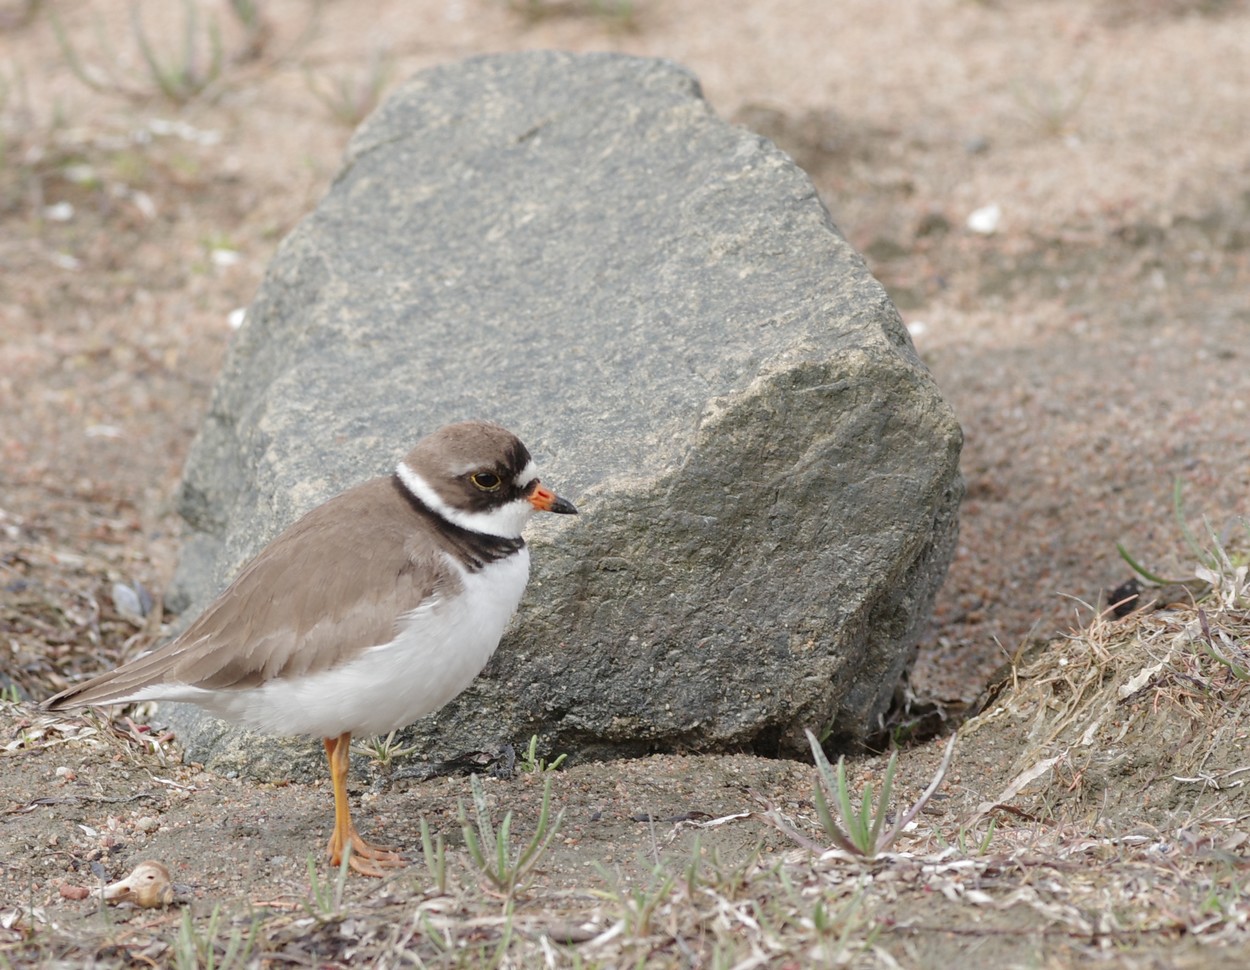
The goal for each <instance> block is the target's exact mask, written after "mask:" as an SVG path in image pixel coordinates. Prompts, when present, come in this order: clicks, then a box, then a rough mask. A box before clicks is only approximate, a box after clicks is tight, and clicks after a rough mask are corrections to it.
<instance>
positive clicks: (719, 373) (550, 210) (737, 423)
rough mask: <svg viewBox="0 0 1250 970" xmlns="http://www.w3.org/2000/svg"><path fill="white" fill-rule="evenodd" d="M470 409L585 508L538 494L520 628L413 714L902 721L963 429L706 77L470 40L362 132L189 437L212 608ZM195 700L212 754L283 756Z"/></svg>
mask: <svg viewBox="0 0 1250 970" xmlns="http://www.w3.org/2000/svg"><path fill="white" fill-rule="evenodd" d="M469 416H479V417H488V418H493V419H495V420H498V421H500V422H501V423H503V424H505V425H507V426H508V427H510V428H512V429H513V430H515V431H516V432H517V433H518V434H519V435H520V436H521V437H522V439H523V440H524V441H526V443H527V444H528V445H529V446H530V449H531V451H533V452H534V454H535V457H536V459H537V460H538V462H539V466H540V469H541V471H542V474H543V477H544V480H545V481H547V482H548V483H550V484H551V485H552V486H553V487H555V488H557V489H558V490H559V491H560V492H561V493H562V494H564V495H567V496H568V497H570V498H572V499H573V500H575V501H576V502H577V504H578V505H579V506H580V507H581V510H582V513H583V514H582V515H581V516H580V517H577V518H571V517H558V518H557V517H554V516H552V517H549V518H548V517H540V519H541V520H542V521H536V522H535V524H534V527H533V528H532V532H531V546H532V550H533V562H534V568H533V573H532V578H531V583H530V588H529V590H528V592H527V593H526V596H525V600H524V602H523V604H522V607H521V610H520V612H519V614H518V618H517V621H516V623H515V624H514V627H513V629H512V631H511V632H510V634H509V635H508V636H507V637H506V638H505V640H504V643H503V645H502V646H501V647H500V650H499V653H498V654H497V655H496V657H495V659H494V660H493V661H492V662H491V664H490V666H489V667H488V668H487V670H486V672H485V673H484V674H483V675H482V677H481V678H479V679H478V681H477V683H476V685H475V686H474V687H473V688H472V689H471V690H470V691H469V692H467V693H466V694H464V695H462V697H461V698H460V699H459V700H457V701H456V702H454V703H452V704H451V705H450V706H448V707H447V708H445V709H444V710H443V711H442V712H441V713H440V714H438V715H435V716H433V717H431V718H428V719H426V720H425V721H422V722H420V723H419V724H418V725H416V727H415V728H414V729H412V730H413V732H414V735H415V740H416V741H417V742H418V743H419V744H421V745H422V746H423V747H424V749H425V750H426V751H428V752H429V753H430V754H431V755H432V756H433V755H449V754H454V753H457V752H460V751H466V750H472V749H475V748H480V747H489V746H493V745H496V744H497V743H498V742H499V741H501V740H505V739H511V740H515V741H524V740H526V739H528V738H529V736H530V735H531V734H535V733H537V734H540V735H542V736H543V738H544V742H545V746H546V747H547V748H548V749H554V750H558V751H564V752H569V753H571V754H572V755H573V756H574V757H589V756H601V755H609V754H629V753H636V752H644V751H653V750H659V749H675V748H676V749H684V750H728V749H738V750H740V749H748V750H750V749H754V750H757V751H761V752H766V753H776V752H778V751H781V752H794V751H800V750H802V749H803V747H804V742H803V740H802V733H801V732H802V728H804V727H805V726H810V727H813V728H816V729H822V728H827V729H830V730H831V731H832V733H833V735H834V736H835V737H839V738H843V739H855V738H860V737H862V736H864V735H865V734H866V733H868V732H871V731H873V730H874V729H875V728H876V727H877V725H878V723H879V721H878V719H879V717H880V715H881V714H882V712H883V710H884V709H885V707H886V706H887V704H888V702H889V700H890V697H891V694H892V692H893V691H894V689H895V687H896V685H897V683H898V681H899V679H900V676H901V675H902V674H903V672H904V670H905V668H906V667H907V665H908V663H909V661H910V658H911V656H912V653H913V648H914V645H915V641H916V639H917V635H918V631H919V630H920V628H921V626H922V625H923V623H924V622H925V619H926V617H927V614H928V612H929V610H930V606H931V603H932V600H933V597H934V594H935V592H936V590H937V588H938V586H939V585H940V583H941V581H942V578H943V576H944V574H945V571H946V567H947V564H948V561H949V559H950V556H951V551H952V546H953V543H954V539H955V534H956V528H957V525H956V523H957V518H956V517H957V509H958V504H959V499H960V495H961V484H960V479H959V476H958V470H957V463H958V458H959V448H960V430H959V426H958V424H957V423H956V421H955V418H954V416H953V415H952V413H951V409H950V408H949V407H948V406H947V405H946V403H945V402H944V401H943V400H942V397H941V395H940V394H939V393H938V389H937V388H936V387H935V386H934V383H933V381H932V379H931V378H930V376H929V373H928V371H927V370H926V369H925V367H924V366H923V364H922V363H921V362H920V360H919V359H918V358H917V356H916V353H915V351H914V349H913V348H912V345H911V342H910V340H909V338H908V335H907V332H906V330H905V329H904V327H903V326H902V324H901V322H900V320H899V317H898V315H897V313H896V312H895V310H894V308H893V306H892V305H891V304H890V301H889V300H888V299H887V297H886V295H885V293H884V292H883V290H882V288H881V287H880V285H878V283H877V282H876V281H875V280H874V279H873V278H872V277H871V276H870V275H869V273H868V272H867V270H866V269H865V267H864V264H863V262H862V261H861V260H860V258H859V257H858V256H857V255H856V254H855V252H854V251H853V250H852V249H851V247H850V246H849V245H848V244H847V243H846V241H845V240H844V239H843V238H842V236H841V235H840V234H839V233H838V230H837V229H836V227H835V226H834V224H833V222H832V220H831V219H830V217H829V214H828V213H827V212H826V210H825V209H824V207H823V206H822V205H821V203H820V201H819V199H818V198H817V197H816V192H815V190H814V189H813V188H812V185H811V182H810V181H809V180H808V178H807V177H806V176H805V175H804V174H803V172H801V171H800V170H799V169H797V168H796V167H795V166H794V165H793V163H792V162H791V161H790V159H788V158H787V157H786V156H785V155H783V154H782V153H781V152H780V151H778V150H777V149H776V148H775V147H774V146H773V145H772V144H770V143H769V142H767V141H765V140H764V139H762V138H760V137H758V136H756V135H753V134H751V133H750V132H748V131H745V130H742V129H739V128H736V127H733V126H731V125H729V124H726V123H725V122H723V121H721V120H719V119H718V118H717V117H716V116H715V115H714V114H713V113H712V111H711V110H710V109H709V107H708V105H707V104H706V103H705V102H704V101H703V100H702V98H701V96H700V93H699V87H698V83H697V81H696V80H695V79H694V78H693V77H692V76H691V75H690V74H688V73H687V72H686V71H684V70H682V69H681V68H679V67H677V66H676V65H674V64H671V63H666V62H663V61H655V60H643V59H637V58H631V57H623V56H616V55H588V56H574V55H568V54H560V53H527V54H519V55H508V56H500V57H484V58H477V59H474V60H470V61H467V62H464V63H460V64H455V65H450V66H446V67H440V68H436V69H434V70H430V71H426V72H424V73H422V74H420V75H418V76H417V77H415V78H414V79H413V80H412V81H410V82H409V83H408V84H407V85H406V86H404V87H403V88H402V89H401V90H400V91H399V92H398V93H397V94H395V95H394V96H393V97H392V98H391V99H390V100H389V101H387V103H386V104H385V105H383V106H382V108H381V109H380V110H379V111H378V112H377V113H376V114H375V115H374V116H373V117H372V118H371V119H370V120H369V121H368V122H367V123H366V124H365V125H364V126H363V127H362V128H361V129H360V131H359V132H358V133H357V134H356V136H355V137H354V138H353V139H352V142H351V145H350V147H349V149H348V153H347V160H346V164H345V165H344V167H343V171H342V173H341V174H340V175H339V177H338V178H337V180H336V181H335V183H334V185H333V187H332V189H331V191H330V193H329V194H328V195H327V197H326V198H325V200H324V201H323V202H322V203H321V204H320V205H319V206H318V208H317V210H316V211H315V212H314V213H313V214H312V215H311V216H309V217H308V218H307V219H306V220H305V221H304V222H303V223H302V224H301V225H300V226H299V228H298V229H296V230H295V232H293V233H292V234H291V236H290V237H289V238H287V239H286V241H285V242H284V243H283V244H282V246H281V248H280V250H279V252H278V254H277V256H276V257H275V259H274V261H273V264H272V266H271V267H270V270H269V273H268V276H267V278H266V280H265V282H264V285H263V287H262V288H261V291H260V293H259V295H258V296H257V298H256V301H255V303H254V304H253V305H252V307H251V309H250V310H249V312H248V318H247V323H246V325H245V326H244V327H243V329H242V330H241V331H240V332H239V333H238V336H237V339H236V342H235V344H234V346H233V348H232V350H231V354H230V357H229V360H228V362H227V364H226V367H225V371H224V373H223V374H222V376H221V378H220V380H219V382H218V384H217V389H216V393H215V395H214V399H213V403H212V407H211V411H210V414H209V416H208V419H207V421H206V423H205V425H204V428H203V430H202V432H201V434H200V436H199V438H198V440H197V442H196V444H195V447H194V448H193V451H192V455H191V458H190V460H189V462H188V466H187V469H186V476H185V483H184V487H183V492H182V501H181V507H182V513H183V515H184V517H185V518H186V521H187V523H188V525H189V527H190V537H189V539H188V541H187V545H186V549H185V554H184V556H183V558H182V563H181V567H180V571H179V575H178V585H179V588H180V590H181V591H182V592H183V594H184V597H183V598H184V600H185V601H186V603H187V605H188V606H189V608H190V609H192V610H194V609H198V608H199V607H202V606H203V605H204V604H205V603H206V602H207V601H208V600H209V599H210V598H211V597H212V596H213V595H215V594H216V593H217V592H218V591H219V590H220V589H221V588H222V586H223V585H224V584H225V583H226V581H227V580H228V579H229V577H230V576H231V575H232V574H233V573H234V572H235V571H236V570H237V568H238V567H239V566H240V565H241V564H242V563H243V562H244V561H245V560H246V559H247V558H249V557H250V556H251V555H252V554H254V553H255V552H256V551H257V550H258V549H260V548H261V546H262V545H263V544H264V543H265V542H266V541H267V540H269V539H270V538H272V537H273V536H274V535H275V534H276V533H277V532H278V531H279V530H280V529H282V528H283V527H285V526H286V525H287V524H289V523H290V522H291V521H293V520H294V519H295V518H296V517H297V516H298V515H299V514H300V513H302V512H304V511H305V510H307V509H308V508H310V507H311V506H313V505H315V504H316V503H318V502H320V501H322V500H324V499H325V498H327V497H328V496H330V495H331V494H333V493H335V492H337V491H339V490H341V489H343V488H344V487H346V486H348V485H351V484H353V483H355V482H357V481H360V480H362V479H364V478H367V477H369V476H371V475H375V474H379V473H383V472H386V471H389V470H390V468H392V467H393V465H394V463H395V461H396V460H397V459H398V458H399V457H400V456H401V455H402V454H403V452H404V451H405V450H406V449H407V448H408V447H409V446H410V445H411V444H412V443H413V442H414V441H415V440H416V439H417V438H418V437H420V436H421V435H423V434H425V433H426V432H428V431H430V430H432V429H433V428H435V427H437V426H438V425H440V424H442V423H444V422H447V421H450V420H453V419H459V418H464V417H469ZM396 689H402V685H396ZM176 724H177V725H178V727H179V728H180V730H181V733H182V738H183V741H184V742H185V743H186V744H187V746H188V754H189V756H190V757H191V758H193V759H195V760H200V761H209V762H212V763H215V764H217V765H218V766H219V767H221V766H222V765H229V764H232V763H234V764H236V765H237V766H238V767H243V765H244V763H245V762H250V768H251V770H256V764H257V762H258V759H261V760H263V759H266V758H268V759H271V760H269V761H267V762H265V764H267V765H268V766H269V767H268V768H266V769H262V771H263V772H264V771H270V772H275V773H290V770H291V765H290V762H289V755H288V754H287V753H285V752H284V751H283V750H282V749H277V748H274V747H272V746H270V747H263V746H259V745H258V744H256V743H255V742H254V741H252V740H246V739H245V740H244V741H243V742H242V743H239V738H240V735H239V732H237V731H228V732H224V733H223V732H222V730H221V729H220V726H219V725H217V724H215V723H214V722H212V721H211V719H207V718H198V717H197V718H189V717H187V716H185V712H184V714H179V715H178V718H177V720H176ZM231 742H233V743H234V748H233V753H232V752H231V749H230V743H231ZM299 750H301V751H308V752H310V754H311V753H312V752H315V750H316V747H314V746H312V745H309V744H307V742H304V743H302V744H301V745H300V746H299Z"/></svg>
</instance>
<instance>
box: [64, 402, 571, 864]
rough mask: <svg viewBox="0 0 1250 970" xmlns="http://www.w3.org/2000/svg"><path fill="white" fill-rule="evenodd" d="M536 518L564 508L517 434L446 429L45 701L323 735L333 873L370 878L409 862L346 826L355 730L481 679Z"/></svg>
mask: <svg viewBox="0 0 1250 970" xmlns="http://www.w3.org/2000/svg"><path fill="white" fill-rule="evenodd" d="M539 511H541V512H553V513H558V514H564V515H575V514H577V508H576V507H575V506H574V505H573V503H572V502H570V501H568V500H567V499H564V498H561V497H560V496H559V495H557V494H556V493H555V492H553V491H551V490H550V489H549V488H547V487H545V486H544V485H543V484H542V483H541V481H540V480H539V477H538V471H537V468H536V466H535V463H534V460H533V458H532V457H531V456H530V453H529V451H528V450H527V449H526V447H525V445H524V444H522V443H521V441H520V440H519V439H518V438H517V437H516V436H515V435H514V434H512V432H510V431H508V430H507V429H505V428H503V427H501V426H500V425H498V424H495V423H493V422H489V421H482V420H471V421H461V422H457V423H455V424H449V425H446V426H444V427H441V428H439V429H438V430H436V431H434V432H432V433H431V434H429V435H427V436H425V437H424V438H422V439H421V440H420V441H418V442H417V444H416V445H415V446H414V447H413V448H412V450H411V451H409V452H408V454H407V455H406V456H405V457H404V458H403V459H402V460H401V461H400V462H399V463H398V465H397V466H396V467H395V469H394V472H393V473H392V474H390V475H383V476H380V477H377V478H373V479H370V480H369V481H366V482H364V483H362V484H360V485H357V486H355V487H354V488H350V489H348V490H347V491H345V492H342V493H340V494H339V495H337V496H335V497H334V498H331V499H330V500H329V501H327V502H325V503H324V504H322V505H319V506H317V507H316V508H314V509H313V510H312V511H310V512H308V513H307V514H305V515H304V516H303V517H302V518H300V519H299V520H298V521H296V522H295V524H294V525H292V526H290V527H289V528H288V529H286V531H284V532H282V533H281V534H280V535H279V536H278V537H277V538H276V539H274V540H273V541H272V542H270V543H269V544H268V545H267V546H265V547H264V549H262V550H261V552H260V553H259V554H258V555H257V556H256V557H255V558H254V559H252V560H251V561H250V562H249V563H247V565H245V566H244V567H243V568H242V570H240V571H239V573H238V575H237V576H236V577H235V579H234V580H233V582H231V583H230V585H229V586H228V587H227V588H226V589H225V591H224V592H222V593H221V595H220V596H218V597H217V599H215V600H214V601H213V602H212V603H211V604H210V605H209V606H208V607H207V609H205V610H204V612H203V613H201V614H200V615H199V617H198V618H197V619H195V620H194V621H193V622H192V623H191V624H190V625H189V626H188V627H187V628H186V629H185V630H184V631H183V632H182V633H181V634H179V635H178V636H177V637H175V638H174V639H173V640H171V641H170V642H168V643H167V644H165V645H164V646H161V647H159V648H157V649H155V650H153V651H151V652H150V653H146V654H142V655H140V656H138V657H136V658H135V659H133V660H131V661H129V662H127V663H124V664H122V665H121V666H120V667H117V668H116V669H114V670H111V671H109V672H107V673H104V674H101V675H99V676H97V677H94V678H92V679H90V680H87V681H84V682H83V683H80V684H76V685H74V686H72V687H69V688H68V689H66V690H63V691H61V692H60V693H59V694H56V695H55V696H53V697H51V698H49V699H48V700H47V701H45V702H44V706H45V708H46V709H48V710H54V711H57V710H67V709H71V708H75V707H86V706H98V705H104V704H130V703H138V702H142V701H155V700H161V701H179V702H189V703H192V704H196V705H198V706H200V707H202V708H204V709H206V710H208V711H210V712H211V713H213V714H215V715H217V716H219V717H222V718H225V719H227V720H230V721H233V722H236V723H238V724H240V725H242V726H244V727H246V728H249V729H251V730H254V731H258V732H260V733H264V734H271V735H278V736H298V735H311V736H313V737H319V738H321V739H322V742H323V745H324V748H325V755H326V761H327V764H328V766H329V773H330V780H331V783H332V786H333V790H334V825H333V829H332V833H331V836H330V841H329V845H328V846H327V852H328V855H329V860H330V864H331V865H332V866H335V867H337V866H339V865H340V864H341V863H342V860H343V858H344V855H346V856H347V857H348V864H349V865H350V867H351V868H352V869H353V870H355V871H356V872H359V873H362V874H364V875H368V876H382V875H384V874H385V872H386V871H387V870H390V869H394V868H398V867H400V866H403V865H406V864H407V863H406V861H405V860H404V858H403V856H402V854H401V853H400V852H398V851H396V850H394V849H390V848H385V847H381V846H376V845H373V844H371V843H369V842H368V841H366V840H365V839H364V838H363V837H362V836H361V835H360V834H359V832H357V831H356V827H355V825H354V824H353V822H352V818H351V808H350V804H349V801H348V796H347V774H348V769H349V766H350V748H351V739H352V736H353V735H358V736H359V735H365V736H372V735H385V734H387V733H389V732H390V731H393V730H395V729H397V728H400V727H403V726H405V725H407V724H410V723H412V722H413V721H415V720H416V719H417V718H419V717H422V716H424V715H426V714H431V713H433V712H434V711H437V710H438V709H439V708H441V707H442V706H443V705H445V704H446V703H447V702H448V701H450V700H451V699H452V698H454V697H455V696H456V695H458V694H459V693H460V692H461V691H463V690H464V689H465V688H466V687H468V686H469V684H470V683H471V682H472V681H473V679H474V678H475V677H476V676H477V675H478V674H479V673H480V672H481V670H482V668H483V667H484V666H485V665H486V662H487V661H488V660H489V659H490V657H491V655H492V654H493V653H494V652H495V648H496V647H497V646H498V645H499V640H500V638H501V637H502V635H503V632H504V628H505V627H506V626H507V624H508V622H509V620H510V619H511V617H512V614H513V612H514V611H515V609H516V607H517V605H518V604H519V602H520V600H521V595H522V593H523V592H524V591H525V586H526V583H527V582H528V579H529V564H530V556H529V549H528V548H527V547H526V544H525V540H524V539H523V538H522V536H521V532H522V529H523V528H524V527H525V525H526V523H528V522H529V520H530V517H531V516H532V515H533V514H534V513H535V512H539Z"/></svg>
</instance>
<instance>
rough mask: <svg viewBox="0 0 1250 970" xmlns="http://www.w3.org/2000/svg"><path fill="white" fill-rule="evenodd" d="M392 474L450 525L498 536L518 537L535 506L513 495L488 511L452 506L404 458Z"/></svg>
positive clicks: (527, 500)
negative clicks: (504, 502)
mask: <svg viewBox="0 0 1250 970" xmlns="http://www.w3.org/2000/svg"><path fill="white" fill-rule="evenodd" d="M395 474H396V475H398V476H399V480H400V481H401V482H403V485H404V488H406V489H408V491H409V492H410V493H411V494H412V496H413V498H415V499H416V500H417V501H418V502H420V503H421V504H422V505H424V506H425V507H426V508H428V509H429V510H430V511H431V512H433V513H434V514H435V515H437V516H439V517H440V518H443V519H446V520H447V521H448V522H450V523H451V524H452V525H458V526H460V528H462V529H468V530H469V531H470V532H481V533H484V534H486V535H489V536H499V537H500V538H501V539H519V538H521V530H522V529H523V528H525V524H526V523H527V522H529V520H530V516H531V515H533V514H534V506H532V505H531V504H530V501H529V499H527V498H518V499H514V500H513V501H511V502H509V503H507V504H506V505H500V506H498V507H497V508H493V509H491V510H490V511H488V512H467V511H465V510H464V509H454V508H452V507H451V506H450V505H448V504H447V503H446V502H444V501H443V500H442V499H441V498H439V496H438V493H437V492H436V491H434V489H433V488H431V487H430V483H429V482H427V481H426V480H425V479H424V478H422V477H421V476H420V475H419V474H418V473H417V472H415V471H413V470H412V469H411V468H409V467H408V464H407V463H406V462H402V461H401V462H400V463H399V464H398V465H397V466H396V467H395Z"/></svg>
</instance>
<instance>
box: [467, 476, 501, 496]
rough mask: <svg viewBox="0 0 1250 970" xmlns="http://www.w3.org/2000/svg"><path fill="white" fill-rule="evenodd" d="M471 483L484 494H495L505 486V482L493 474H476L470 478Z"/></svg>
mask: <svg viewBox="0 0 1250 970" xmlns="http://www.w3.org/2000/svg"><path fill="white" fill-rule="evenodd" d="M469 481H471V482H472V483H473V484H474V485H476V486H477V487H478V488H480V489H481V490H482V491H483V492H493V491H494V490H495V489H497V488H498V487H499V486H500V485H502V484H503V482H502V481H500V479H499V476H498V475H496V474H494V473H492V472H474V473H473V474H472V475H470V476H469Z"/></svg>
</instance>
